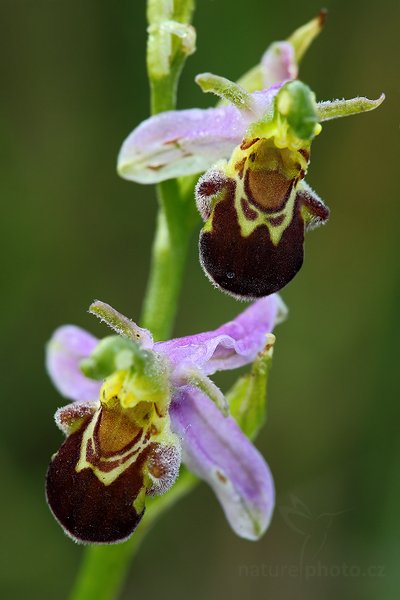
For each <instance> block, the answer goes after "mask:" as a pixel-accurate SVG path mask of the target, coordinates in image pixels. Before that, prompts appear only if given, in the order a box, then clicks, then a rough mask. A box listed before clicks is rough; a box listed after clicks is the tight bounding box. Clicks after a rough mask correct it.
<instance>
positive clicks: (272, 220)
mask: <svg viewBox="0 0 400 600" xmlns="http://www.w3.org/2000/svg"><path fill="white" fill-rule="evenodd" d="M284 220H285V215H278V216H277V217H268V222H269V223H271V225H273V226H274V227H278V226H279V225H282V223H283V221H284Z"/></svg>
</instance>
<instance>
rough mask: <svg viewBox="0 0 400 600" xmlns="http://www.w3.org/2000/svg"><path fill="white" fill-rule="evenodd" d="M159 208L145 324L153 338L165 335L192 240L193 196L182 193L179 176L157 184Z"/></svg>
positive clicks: (176, 300) (176, 304)
mask: <svg viewBox="0 0 400 600" xmlns="http://www.w3.org/2000/svg"><path fill="white" fill-rule="evenodd" d="M157 195H158V200H159V212H158V218H157V230H156V234H155V239H154V244H153V255H152V265H151V272H150V278H149V283H148V288H147V293H146V295H145V301H144V308H143V316H142V324H143V326H144V327H146V328H147V329H149V330H150V331H151V332H152V334H153V336H154V339H156V340H160V339H166V338H167V337H168V336H169V334H170V333H171V328H172V325H173V322H174V318H175V315H176V310H177V306H178V296H179V292H180V289H181V285H182V278H183V271H184V267H185V263H186V257H187V250H188V246H189V240H190V236H191V233H192V226H191V224H190V216H191V214H192V210H193V204H194V202H193V189H192V195H191V198H190V199H189V198H187V197H182V194H181V190H180V187H179V185H178V182H177V181H176V180H171V181H165V182H163V183H160V184H159V185H158V186H157Z"/></svg>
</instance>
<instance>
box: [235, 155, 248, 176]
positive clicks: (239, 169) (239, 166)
mask: <svg viewBox="0 0 400 600" xmlns="http://www.w3.org/2000/svg"><path fill="white" fill-rule="evenodd" d="M246 160H247V159H246V157H244V158H242V160H238V161H237V163H236V164H235V169H236V171H237V172H238V175H239V177H240V179H243V171H244V165H245V164H246Z"/></svg>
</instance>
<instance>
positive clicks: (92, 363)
mask: <svg viewBox="0 0 400 600" xmlns="http://www.w3.org/2000/svg"><path fill="white" fill-rule="evenodd" d="M147 355H150V353H149V352H147V351H146V350H142V349H141V348H140V347H139V346H138V345H137V344H135V343H134V342H132V341H130V340H128V339H126V338H123V337H120V336H114V335H113V336H109V337H106V338H104V339H102V340H101V342H99V343H98V344H97V346H96V348H95V349H94V350H93V352H92V353H91V355H90V356H89V357H88V358H85V359H83V360H82V361H81V363H80V368H81V371H82V373H83V374H84V375H86V377H90V378H91V379H96V380H101V379H105V378H106V377H108V376H109V375H111V374H112V373H114V372H115V371H124V370H128V369H132V368H134V369H135V370H136V371H138V372H141V371H143V369H144V367H145V362H146V359H147V358H148V356H147Z"/></svg>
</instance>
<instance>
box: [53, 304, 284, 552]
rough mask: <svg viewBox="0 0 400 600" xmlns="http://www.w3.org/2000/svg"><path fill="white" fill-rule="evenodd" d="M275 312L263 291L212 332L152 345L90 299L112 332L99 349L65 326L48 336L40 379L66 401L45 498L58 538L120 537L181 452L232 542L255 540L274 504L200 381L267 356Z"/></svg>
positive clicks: (170, 479)
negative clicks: (46, 378)
mask: <svg viewBox="0 0 400 600" xmlns="http://www.w3.org/2000/svg"><path fill="white" fill-rule="evenodd" d="M284 310H285V309H284V306H283V305H282V302H281V301H280V299H279V298H278V297H277V296H276V295H272V296H270V297H268V298H264V299H262V300H259V301H258V302H256V303H255V304H253V305H252V306H251V307H249V308H248V309H247V310H246V311H244V312H243V313H242V314H241V315H239V316H238V317H237V318H236V319H235V320H233V321H231V322H229V323H227V324H225V325H223V326H222V327H220V328H218V329H217V330H215V331H211V332H207V333H200V334H198V335H193V336H190V337H184V338H178V339H174V340H170V341H166V342H157V343H154V342H153V340H152V337H151V334H150V333H149V332H148V331H146V330H144V329H141V328H139V327H138V326H137V325H135V324H134V323H132V321H130V320H129V319H127V318H126V317H123V316H122V315H120V314H119V313H117V312H116V311H115V310H114V309H112V308H111V307H109V306H108V305H106V304H103V303H100V302H96V303H94V304H93V305H92V307H91V312H93V313H94V314H96V315H97V316H99V317H100V318H101V319H102V320H104V321H106V322H107V323H108V324H109V325H110V326H111V327H112V328H114V329H115V330H116V331H117V333H119V334H120V335H119V336H112V337H108V338H105V339H103V340H102V341H100V342H99V341H98V340H97V339H96V338H95V337H93V336H92V335H90V334H89V333H87V332H85V331H84V330H82V329H80V328H78V327H75V326H72V325H67V326H64V327H61V328H60V329H58V330H57V331H56V332H55V334H54V335H53V337H52V339H51V341H50V342H49V345H48V352H47V367H48V371H49V374H50V376H51V378H52V380H53V382H54V383H55V385H56V387H57V388H58V390H59V391H60V392H61V394H63V395H64V396H65V397H67V398H69V399H70V400H73V401H75V402H74V403H73V404H69V405H67V406H65V407H63V408H61V409H59V410H58V411H57V412H56V423H57V424H58V426H59V427H60V428H61V429H62V430H63V431H64V433H65V434H66V435H67V439H66V440H65V442H64V444H63V445H62V446H61V448H60V449H59V451H58V452H57V453H56V454H55V455H54V456H53V459H52V462H51V464H50V467H49V471H48V475H47V484H46V491H47V498H48V502H49V505H50V508H51V509H52V511H53V513H54V515H55V517H56V519H57V520H58V521H59V523H60V524H61V526H62V527H63V528H64V530H65V532H66V533H67V534H68V535H70V536H71V537H72V538H73V539H75V540H76V541H80V542H87V543H112V542H118V541H121V540H123V539H125V538H127V537H128V536H129V535H130V534H131V533H132V532H133V531H134V529H135V527H136V525H137V524H138V523H139V521H140V519H141V517H142V515H143V513H144V508H145V497H146V495H153V494H161V493H163V492H165V491H166V490H167V489H169V487H170V486H171V485H172V484H173V483H174V481H175V479H176V477H177V475H178V471H179V465H180V462H181V453H183V460H184V462H185V463H186V464H187V466H188V467H189V468H190V469H191V470H192V471H193V472H194V473H196V474H197V475H198V476H199V477H201V478H203V479H204V480H206V481H207V482H208V483H209V484H210V485H211V487H212V488H213V489H214V491H215V493H216V495H217V497H218V499H219V501H220V502H221V504H222V506H223V509H224V511H225V514H226V516H227V519H228V520H229V522H230V524H231V526H232V528H233V529H234V530H235V532H236V533H237V534H238V535H240V536H242V537H245V538H248V539H257V538H259V537H260V536H261V535H262V534H263V532H264V531H265V530H266V528H267V527H268V524H269V521H270V518H271V514H272V510H273V506H274V487H273V481H272V477H271V474H270V471H269V469H268V466H267V465H266V463H265V461H264V459H263V458H262V456H261V455H260V453H259V452H258V451H257V450H256V448H255V447H254V446H253V445H252V443H251V442H250V441H249V439H248V438H247V437H246V435H245V434H244V433H243V432H242V431H241V429H240V428H239V427H238V425H237V423H236V421H235V420H234V419H233V418H232V417H231V416H228V412H229V407H228V404H227V401H226V399H225V398H224V396H223V395H222V393H221V391H220V390H219V389H218V388H217V387H216V386H215V384H213V382H212V381H211V380H210V379H209V377H208V375H210V374H212V373H214V372H215V371H218V370H224V369H234V368H236V367H239V366H242V365H244V364H247V363H250V362H252V361H254V360H255V359H256V357H257V355H258V353H260V352H261V351H263V350H265V352H266V356H269V354H270V352H271V348H272V345H273V343H274V339H275V338H274V336H273V335H272V334H270V333H269V332H271V331H272V329H273V327H274V325H275V324H276V322H278V321H279V319H280V318H282V316H283V312H284ZM235 416H236V415H235Z"/></svg>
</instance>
